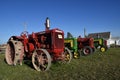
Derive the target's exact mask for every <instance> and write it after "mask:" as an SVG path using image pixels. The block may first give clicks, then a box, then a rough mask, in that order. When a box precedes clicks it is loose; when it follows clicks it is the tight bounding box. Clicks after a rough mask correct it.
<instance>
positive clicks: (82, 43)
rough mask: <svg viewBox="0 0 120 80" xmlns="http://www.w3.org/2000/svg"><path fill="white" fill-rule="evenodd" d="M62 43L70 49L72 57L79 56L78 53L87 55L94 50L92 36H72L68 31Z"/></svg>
mask: <svg viewBox="0 0 120 80" xmlns="http://www.w3.org/2000/svg"><path fill="white" fill-rule="evenodd" d="M64 44H65V46H66V47H67V48H69V49H70V50H71V52H72V53H73V56H74V58H79V56H80V55H88V54H91V53H93V52H94V51H95V48H94V42H93V38H81V37H80V36H79V37H78V38H73V36H72V35H71V34H70V33H69V32H68V33H67V38H65V39H64Z"/></svg>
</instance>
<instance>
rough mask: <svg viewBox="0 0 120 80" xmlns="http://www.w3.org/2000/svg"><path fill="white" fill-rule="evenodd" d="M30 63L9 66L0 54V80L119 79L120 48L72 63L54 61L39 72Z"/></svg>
mask: <svg viewBox="0 0 120 80" xmlns="http://www.w3.org/2000/svg"><path fill="white" fill-rule="evenodd" d="M30 65H31V64H30V62H29V63H28V64H23V65H22V66H20V65H17V66H9V65H8V64H6V63H5V61H4V54H0V80H119V79H120V48H111V49H109V50H108V51H107V52H104V53H101V52H99V51H97V52H95V53H94V54H92V55H89V56H82V57H81V58H80V59H73V60H72V61H71V63H70V64H60V63H52V66H51V68H50V70H48V71H46V72H37V71H36V70H34V68H33V67H31V66H30Z"/></svg>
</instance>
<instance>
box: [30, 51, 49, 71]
mask: <svg viewBox="0 0 120 80" xmlns="http://www.w3.org/2000/svg"><path fill="white" fill-rule="evenodd" d="M32 64H33V67H34V68H35V69H36V70H37V71H47V70H49V68H50V66H51V56H50V54H49V53H48V51H47V50H45V49H38V50H35V51H34V53H33V55H32Z"/></svg>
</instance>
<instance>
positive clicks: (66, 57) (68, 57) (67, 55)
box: [63, 47, 72, 63]
mask: <svg viewBox="0 0 120 80" xmlns="http://www.w3.org/2000/svg"><path fill="white" fill-rule="evenodd" d="M63 55H64V60H63V62H65V63H66V62H67V63H70V61H71V59H72V53H71V51H70V50H69V49H68V48H67V47H65V50H64V53H63Z"/></svg>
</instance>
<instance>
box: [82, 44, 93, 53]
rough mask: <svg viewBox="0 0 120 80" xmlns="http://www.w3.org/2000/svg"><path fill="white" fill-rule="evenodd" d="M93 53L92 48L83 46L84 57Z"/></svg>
mask: <svg viewBox="0 0 120 80" xmlns="http://www.w3.org/2000/svg"><path fill="white" fill-rule="evenodd" d="M92 52H93V50H92V48H91V47H90V46H85V47H84V48H83V54H84V55H89V54H91V53H92Z"/></svg>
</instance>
